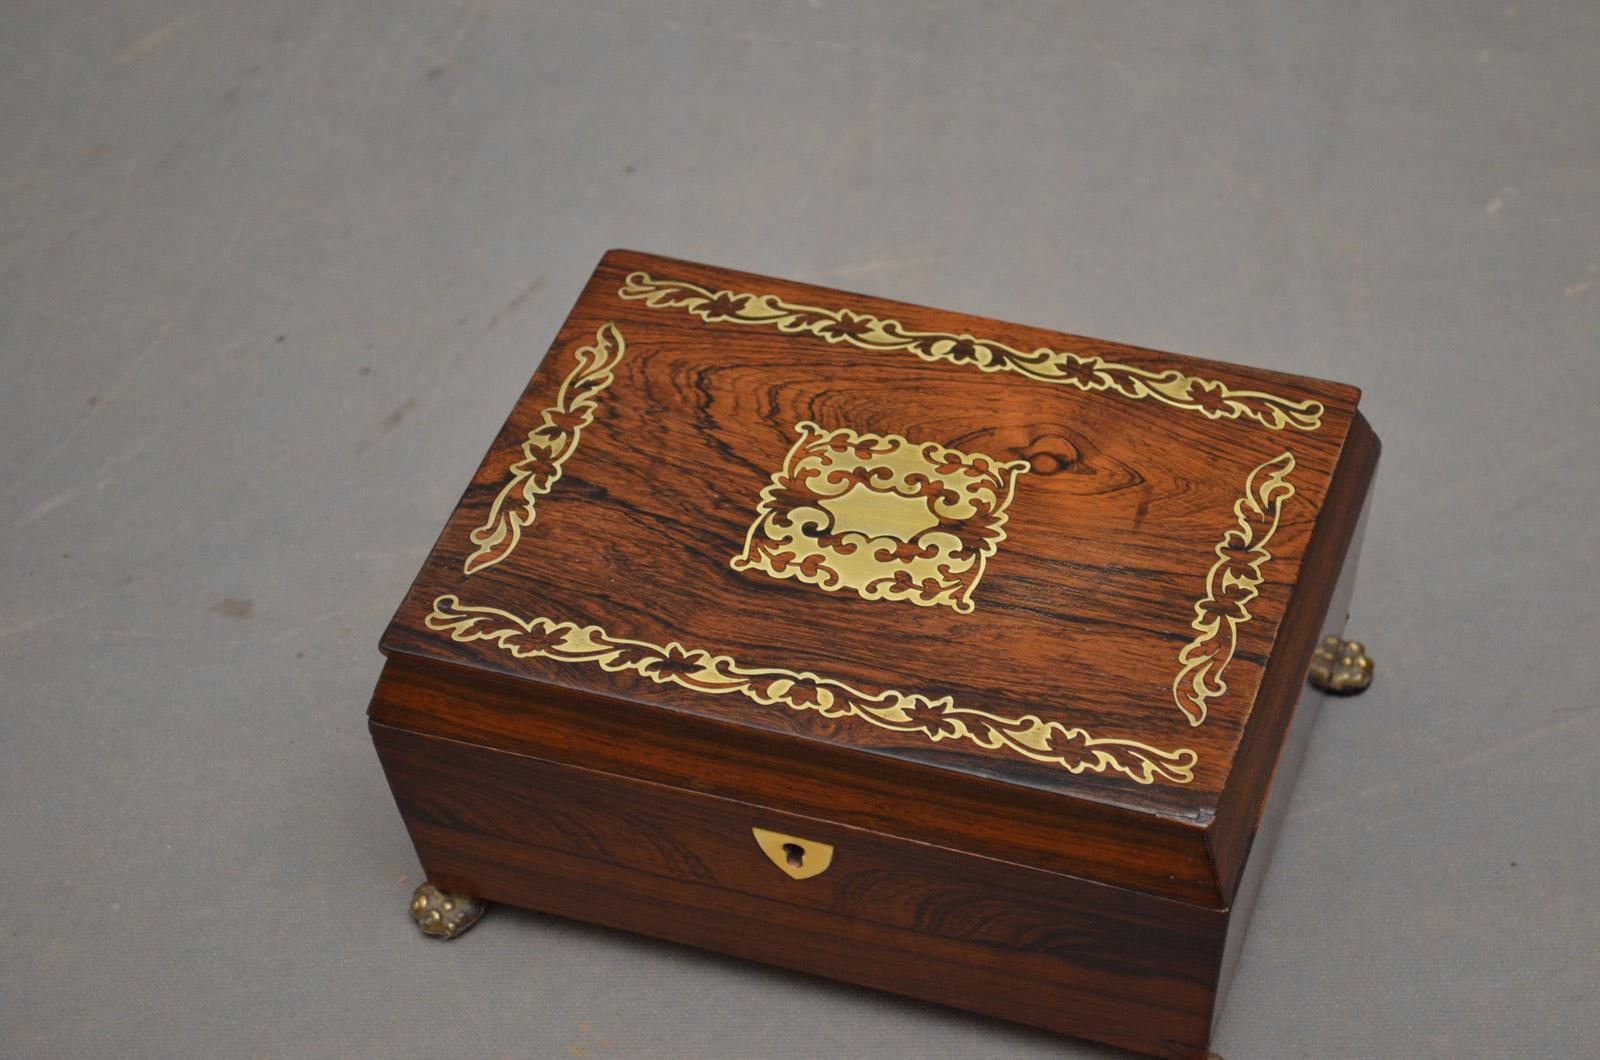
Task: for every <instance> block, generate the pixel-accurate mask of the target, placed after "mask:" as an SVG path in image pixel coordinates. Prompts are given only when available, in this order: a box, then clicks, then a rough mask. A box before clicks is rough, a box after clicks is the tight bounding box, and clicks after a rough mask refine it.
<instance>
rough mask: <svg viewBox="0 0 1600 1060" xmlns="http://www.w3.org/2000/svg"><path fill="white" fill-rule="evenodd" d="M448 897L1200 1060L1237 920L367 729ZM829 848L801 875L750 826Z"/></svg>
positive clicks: (869, 835)
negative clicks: (815, 868) (776, 858)
mask: <svg viewBox="0 0 1600 1060" xmlns="http://www.w3.org/2000/svg"><path fill="white" fill-rule="evenodd" d="M373 737H374V742H375V744H376V746H377V748H378V751H379V756H380V758H381V759H382V761H383V765H384V769H385V772H386V774H387V775H388V777H389V782H390V785H391V787H392V789H393V790H394V794H395V798H396V801H397V803H398V804H399V807H400V810H401V813H402V815H403V816H404V818H405V821H406V825H407V828H408V829H409V830H410V833H411V836H412V839H413V841H414V842H415V843H416V847H417V852H418V855H419V857H420V859H421V861H422V864H423V867H424V869H425V870H426V872H427V873H428V875H429V877H430V878H432V879H434V880H436V881H437V882H439V883H440V884H441V885H444V886H447V887H450V888H453V889H457V890H460V891H463V892H466V893H471V894H475V895H479V896H481V897H484V898H488V899H491V900H495V901H501V902H506V903H508V904H513V905H518V906H523V907H527V908H531V909H537V910H541V911H544V912H549V913H554V914H557V915H561V916H568V917H573V918H575V919H580V920H584V921H589V922H593V923H597V924H603V925H606V926H610V927H615V928H621V929H624V930H628V931H634V932H638V933H641V934H646V935H652V936H656V937H659V938H665V939H670V940H673V941H677V942H682V943H687V944H689V945H693V946H698V947H701V948H704V949H709V950H714V951H717V952H720V953H726V954H731V955H734V956H738V957H745V958H750V959H754V960H758V961H763V962H765V963H769V964H774V965H779V966H782V967H786V968H792V969H796V970H799V971H803V972H809V973H812V974H817V975H823V976H827V977H829V978H833V979H838V980H842V981H845V982H850V983H856V984H859V985H864V986H871V987H876V988H879V989H884V990H889V991H892V992H895V993H900V994H904V995H907V996H910V997H914V998H919V999H922V1000H927V1001H934V1002H938V1003H941V1004H947V1005H951V1006H954V1007H958V1008H964V1009H968V1010H971V1011H975V1012H981V1013H985V1014H988V1015H993V1016H998V1017H1001V1018H1004V1019H1008V1020H1013V1021H1017V1022H1021V1023H1026V1024H1030V1025H1033V1026H1038V1027H1043V1028H1046V1029H1049V1030H1053V1031H1058V1032H1064V1033H1069V1034H1076V1035H1080V1036H1084V1037H1090V1038H1095V1039H1097V1040H1101V1041H1106V1042H1110V1043H1112V1044H1116V1045H1120V1046H1124V1047H1127V1048H1133V1049H1138V1050H1141V1051H1145V1052H1149V1053H1154V1054H1157V1055H1169V1056H1200V1055H1204V1050H1205V1046H1206V1041H1207V1035H1208V1032H1209V1013H1210V1010H1211V1007H1212V998H1213V993H1214V989H1215V977H1216V970H1217V967H1218V963H1219V960H1220V957H1221V952H1222V946H1223V942H1224V936H1225V931H1226V921H1227V915H1226V914H1225V913H1222V912H1219V911H1217V910H1208V909H1203V908H1198V907H1195V906H1190V905H1186V904H1183V903H1178V902H1172V901H1167V900H1164V899H1158V898H1152V897H1148V896H1144V895H1138V894H1134V893H1131V892H1127V891H1122V890H1119V889H1117V888H1111V887H1106V886H1103V885H1099V884H1094V883H1090V882H1087V881H1084V880H1078V879H1074V878H1071V877H1067V876H1062V875H1059V874H1055V873H1049V872H1041V871H1038V870H1035V869H1029V868H1025V867H1022V866H1018V865H1013V864H1008V863H1005V862H1001V861H995V860H991V859H987V858H981V857H975V856H972V855H969V854H963V853H959V852H956V851H952V850H947V849H944V848H940V847H936V846H930V845H927V844H921V843H915V842H910V841H907V840H904V839H899V838H896V837H892V836H885V835H881V834H877V833H873V832H869V831H865V830H862V829H858V828H852V827H848V826H844V825H841V824H838V823H834V822H829V821H823V820H817V819H814V818H806V817H800V816H796V815H793V814H790V813H782V812H778V811H774V810H771V809H767V808H764V807H761V806H757V805H753V804H750V803H746V802H740V801H736V800H729V799H721V798H717V797H714V796H709V795H702V794H697V793H694V792H688V791H680V790H674V789H671V788H666V787H662V786H660V785H655V784H650V783H645V782H641V781H637V780H630V779H627V778H623V777H617V776H613V775H607V774H603V773H598V772H594V771H590V770H583V769H577V768H574V767H571V766H563V765H558V764H555V763H552V762H548V761H544V760H541V759H537V758H532V757H529V756H525V755H518V754H511V753H507V752H504V751H497V750H490V749H487V748H483V747H475V746H472V745H468V744H463V743H459V742H455V741H451V740H443V739H438V738H434V737H427V736H420V735H417V734H415V733H409V732H404V731H401V730H396V729H392V728H389V727H387V726H384V725H378V724H374V725H373ZM758 827H759V828H769V829H771V830H772V831H775V832H781V833H785V834H788V835H792V836H800V837H804V838H805V839H806V840H808V841H811V842H815V843H823V844H828V845H830V846H831V847H832V849H833V855H832V861H831V863H830V864H829V865H828V867H827V868H826V869H825V870H824V871H823V872H821V873H820V874H819V875H816V876H813V877H811V878H809V879H800V880H796V879H791V878H790V877H789V875H788V874H787V873H786V872H784V871H782V870H781V869H780V868H779V867H778V866H777V865H776V864H775V863H774V862H773V861H771V860H769V858H768V856H767V855H766V854H765V853H763V852H762V850H761V848H760V847H759V846H758V845H757V843H756V841H755V838H754V836H753V834H752V831H751V830H752V828H758Z"/></svg>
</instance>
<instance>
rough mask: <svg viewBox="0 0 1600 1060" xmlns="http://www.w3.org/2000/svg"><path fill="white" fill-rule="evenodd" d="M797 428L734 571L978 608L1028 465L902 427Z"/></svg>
mask: <svg viewBox="0 0 1600 1060" xmlns="http://www.w3.org/2000/svg"><path fill="white" fill-rule="evenodd" d="M795 430H796V432H797V433H798V434H799V436H800V437H799V440H798V441H796V442H795V444H794V447H793V448H791V449H790V450H789V454H788V456H787V457H785V458H784V462H783V468H782V469H781V470H780V471H778V472H777V473H776V474H774V475H773V476H772V482H771V483H770V484H769V485H768V486H767V487H766V488H765V489H763V490H762V491H761V500H760V503H759V504H757V506H756V521H755V524H754V525H753V526H751V527H750V532H749V534H747V535H746V536H745V545H744V552H743V553H742V554H740V555H738V556H735V557H734V559H733V563H732V566H733V569H734V570H738V571H751V570H753V571H760V572H761V573H763V574H766V575H769V576H771V577H773V578H795V579H798V580H799V581H803V582H806V583H808V584H811V585H815V586H817V587H819V588H821V589H825V590H828V591H830V592H837V591H842V590H846V589H848V590H851V591H853V592H855V593H856V594H857V595H859V596H861V597H862V598H863V599H867V600H910V601H911V602H912V603H914V604H918V605H921V606H923V607H933V606H936V605H943V606H946V607H952V608H954V609H955V610H957V611H959V612H961V613H962V614H968V613H970V612H971V611H972V594H973V591H974V590H975V589H977V587H978V579H979V578H981V577H982V576H983V565H984V562H985V560H987V559H988V558H989V557H990V556H992V555H994V552H995V549H996V548H997V547H998V546H999V544H1000V542H1001V541H1004V540H1005V536H1006V535H1005V529H1004V527H1005V523H1006V514H1005V511H1006V506H1007V505H1009V504H1010V503H1011V493H1012V487H1013V486H1014V484H1015V482H1016V477H1017V476H1018V475H1020V474H1022V473H1023V472H1025V471H1027V470H1028V464H1027V463H1026V462H1025V461H1021V460H1014V461H999V460H995V459H993V458H992V457H987V456H984V455H982V454H980V453H963V452H960V451H958V450H955V449H948V448H946V447H944V446H942V445H940V444H939V443H937V442H923V443H917V442H911V441H908V440H907V439H905V438H902V437H900V436H899V435H897V434H857V433H856V432H855V431H852V430H850V429H848V428H844V429H841V430H836V431H827V430H824V429H823V428H821V427H819V426H817V425H816V424H815V423H800V424H797V425H796V426H795Z"/></svg>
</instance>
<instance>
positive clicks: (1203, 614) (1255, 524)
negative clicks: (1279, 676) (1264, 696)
mask: <svg viewBox="0 0 1600 1060" xmlns="http://www.w3.org/2000/svg"><path fill="white" fill-rule="evenodd" d="M1293 470H1294V454H1292V453H1284V454H1282V455H1281V456H1276V457H1273V458H1272V459H1271V460H1268V461H1267V462H1266V463H1264V464H1262V465H1261V466H1259V467H1257V468H1256V469H1255V470H1254V471H1252V472H1250V476H1249V478H1247V479H1245V484H1244V496H1242V497H1240V498H1239V499H1238V500H1237V501H1236V502H1234V505H1233V514H1234V517H1235V518H1236V519H1237V520H1238V523H1239V525H1238V526H1237V527H1236V528H1230V529H1229V530H1228V531H1226V532H1225V533H1224V534H1223V535H1222V540H1221V541H1219V542H1217V547H1216V549H1215V552H1216V556H1217V561H1216V562H1215V563H1213V564H1212V565H1211V570H1210V571H1209V572H1208V573H1207V574H1206V594H1205V596H1203V597H1201V598H1200V600H1199V601H1198V602H1197V603H1196V604H1195V605H1194V622H1193V623H1191V628H1193V629H1194V631H1195V632H1196V633H1197V634H1198V636H1196V637H1195V638H1194V640H1192V641H1190V642H1189V643H1188V644H1186V645H1185V646H1184V648H1183V650H1182V651H1181V652H1179V653H1178V663H1179V664H1180V666H1181V667H1182V669H1180V670H1179V671H1178V676H1177V677H1176V678H1175V679H1174V680H1173V682H1172V697H1173V701H1174V702H1176V703H1177V704H1178V709H1179V710H1181V711H1183V713H1184V714H1185V715H1186V716H1187V717H1188V719H1189V724H1190V725H1199V724H1200V723H1201V722H1203V721H1205V720H1206V703H1207V702H1208V701H1209V700H1212V699H1215V698H1216V697H1217V696H1220V695H1222V694H1223V693H1224V692H1226V691H1227V690H1228V685H1227V682H1225V681H1223V679H1222V671H1223V670H1225V669H1226V668H1227V666H1228V663H1229V662H1231V661H1232V660H1233V654H1234V652H1235V651H1236V650H1238V646H1239V627H1240V626H1242V625H1244V624H1245V623H1246V622H1248V621H1250V608H1249V606H1248V605H1249V604H1250V602H1251V601H1252V600H1254V599H1255V598H1256V596H1257V595H1259V593H1260V591H1261V583H1262V580H1263V578H1262V575H1261V568H1262V566H1263V565H1265V564H1266V562H1267V561H1268V560H1270V559H1271V558H1272V553H1270V552H1268V551H1267V542H1269V541H1271V540H1272V535H1273V534H1275V533H1277V531H1278V520H1279V517H1280V516H1281V515H1282V512H1283V504H1284V502H1285V501H1287V500H1288V499H1289V498H1290V497H1293V496H1294V486H1293V484H1292V483H1290V482H1289V473H1290V472H1291V471H1293Z"/></svg>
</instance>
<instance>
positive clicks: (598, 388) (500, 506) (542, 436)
mask: <svg viewBox="0 0 1600 1060" xmlns="http://www.w3.org/2000/svg"><path fill="white" fill-rule="evenodd" d="M626 352H627V344H626V343H625V342H623V340H622V332H620V331H618V330H617V326H616V324H614V323H608V324H602V325H601V326H600V330H599V331H597V332H596V333H595V337H594V345H592V346H580V347H578V349H577V350H575V351H574V352H573V356H574V357H575V358H576V359H577V362H578V363H577V365H576V366H574V367H573V369H572V371H570V372H568V373H567V377H566V378H565V379H563V380H562V381H561V390H560V391H559V392H558V393H557V394H556V403H555V404H554V405H552V406H551V407H550V408H547V409H545V410H544V412H543V414H542V415H541V416H540V421H539V426H537V427H535V428H534V429H533V430H531V431H529V432H528V437H527V440H526V441H524V442H523V443H522V458H521V459H520V460H518V461H516V463H514V464H512V465H511V467H510V469H509V470H510V474H511V479H510V481H508V482H507V483H506V484H505V486H504V487H503V488H502V489H501V490H500V494H499V496H497V497H495V499H494V504H492V505H490V507H489V515H488V517H487V518H486V519H485V520H484V523H483V525H482V526H480V527H478V528H477V529H476V530H474V531H472V533H471V535H469V540H470V541H471V542H472V543H473V544H474V545H477V546H478V549H477V551H476V552H474V553H472V555H470V556H468V557H467V561H466V563H465V564H464V565H463V567H462V570H463V571H464V572H465V573H467V574H475V573H477V572H478V571H480V570H483V569H484V568H485V567H492V566H494V565H495V564H496V563H499V562H500V561H501V560H503V559H505V558H506V557H507V556H509V555H511V553H512V550H514V549H515V548H516V547H517V542H518V541H520V540H521V539H522V531H524V530H526V529H527V528H528V527H530V526H532V525H533V518H534V510H533V502H534V498H536V497H540V496H543V495H544V494H546V493H549V492H550V489H551V487H553V486H554V485H555V484H556V481H557V480H558V479H560V478H561V465H562V464H565V463H566V462H567V458H568V457H570V456H571V455H572V452H573V450H575V449H577V448H578V439H579V438H580V437H582V435H583V429H584V428H585V427H587V426H589V424H591V423H593V422H594V410H595V408H596V407H597V406H598V405H599V403H600V400H599V399H600V394H601V393H602V392H604V390H605V389H606V387H608V386H610V385H611V380H612V378H613V376H612V372H611V370H612V369H613V368H615V367H616V366H617V362H618V361H620V360H622V355H623V354H624V353H626Z"/></svg>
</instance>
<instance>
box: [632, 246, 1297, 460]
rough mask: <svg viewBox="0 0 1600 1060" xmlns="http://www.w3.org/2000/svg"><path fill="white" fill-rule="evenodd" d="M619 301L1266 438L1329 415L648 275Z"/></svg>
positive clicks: (1193, 381)
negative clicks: (1109, 400) (1053, 386)
mask: <svg viewBox="0 0 1600 1060" xmlns="http://www.w3.org/2000/svg"><path fill="white" fill-rule="evenodd" d="M617 294H618V296H620V297H622V298H625V299H629V300H632V301H639V302H643V303H644V304H645V305H647V306H649V307H650V308H652V309H683V310H685V311H687V312H688V313H690V314H692V315H693V316H696V317H699V318H700V319H701V320H704V321H706V322H707V323H711V322H714V321H721V320H726V321H731V322H733V323H736V324H755V325H764V326H767V327H773V328H777V329H778V330H779V331H781V332H783V333H784V334H787V335H802V334H804V335H815V336H816V337H818V338H820V339H825V340H826V341H828V342H830V343H839V342H847V343H849V344H850V345H852V346H857V347H859V348H861V349H863V350H886V351H887V350H904V351H907V352H910V353H914V354H916V355H917V356H918V357H920V358H922V359H923V360H924V361H949V362H951V363H954V364H970V365H974V366H975V367H977V368H978V369H979V370H981V371H985V372H1016V373H1017V374H1018V375H1023V376H1026V377H1028V378H1029V379H1037V380H1039V381H1040V382H1045V383H1058V384H1061V385H1063V386H1070V387H1073V388H1075V389H1078V390H1082V391H1085V392H1088V393H1096V392H1099V391H1110V392H1112V393H1115V394H1120V395H1121V396H1123V397H1125V398H1130V399H1132V400H1135V401H1138V400H1142V399H1145V398H1149V399H1151V400H1154V401H1159V402H1161V403H1162V404H1164V405H1171V406H1172V407H1173V408H1180V409H1188V410H1191V411H1194V412H1198V413H1200V414H1201V415H1202V416H1204V417H1206V419H1209V420H1236V419H1240V418H1241V417H1242V418H1244V419H1248V420H1254V421H1255V422H1256V423H1259V424H1261V425H1262V426H1263V427H1266V428H1268V429H1269V430H1274V431H1279V430H1282V429H1283V428H1285V427H1293V428H1295V429H1296V430H1301V431H1315V430H1318V429H1319V428H1320V427H1321V426H1322V414H1323V412H1324V411H1325V409H1324V407H1323V405H1322V403H1321V402H1320V401H1311V400H1307V401H1293V400H1291V399H1289V398H1285V397H1279V396H1277V395H1275V394H1269V393H1266V392H1265V391H1260V390H1235V389H1233V388H1231V387H1229V386H1228V385H1227V384H1225V383H1221V382H1218V381H1216V380H1211V379H1202V378H1200V377H1198V376H1192V375H1185V374H1184V373H1183V372H1181V371H1179V370H1178V369H1176V368H1168V369H1167V370H1165V371H1154V370H1152V369H1149V368H1138V367H1135V366H1133V365H1129V364H1119V363H1117V362H1116V361H1108V360H1106V359H1105V358H1103V357H1099V356H1096V355H1093V354H1087V355H1080V354H1076V353H1067V352H1066V351H1064V350H1052V349H1048V348H1046V347H1040V348H1039V349H1036V350H1034V351H1033V352H1032V353H1028V352H1026V351H1023V350H1019V349H1016V348H1014V347H1011V346H1007V345H1005V344H1004V343H1001V342H996V341H994V340H992V339H980V338H976V337H974V336H972V335H965V334H960V335H958V334H952V333H948V332H939V331H912V330H910V329H908V328H907V327H906V326H905V325H904V324H902V323H900V322H899V321H898V320H891V319H888V318H887V317H875V316H872V315H871V314H868V313H855V312H852V311H850V310H848V309H819V308H816V307H815V306H804V305H791V304H789V303H787V302H784V301H782V300H781V299H779V298H778V296H777V295H771V294H750V293H742V292H734V291H711V290H708V289H707V288H704V287H699V286H697V285H695V284H692V283H688V282H686V281H684V280H659V279H656V278H655V277H653V276H651V275H650V274H649V273H647V272H634V273H630V274H629V275H628V278H627V279H626V280H625V281H624V282H623V285H622V287H621V288H620V289H619V290H618V291H617Z"/></svg>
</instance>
